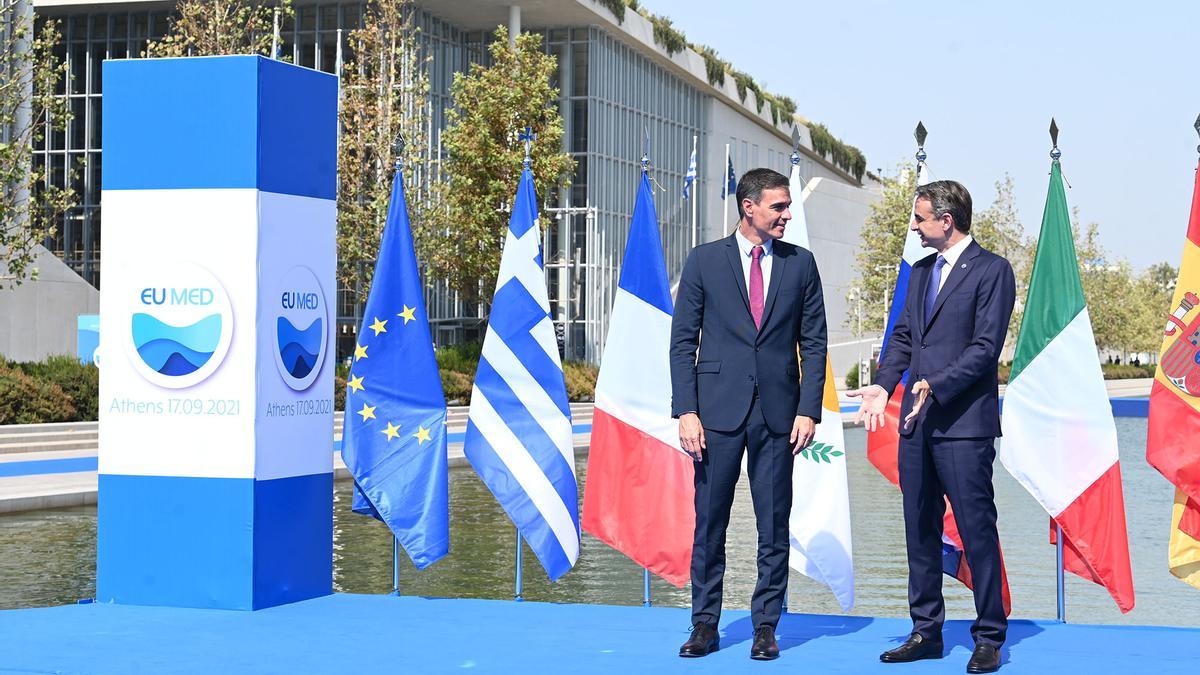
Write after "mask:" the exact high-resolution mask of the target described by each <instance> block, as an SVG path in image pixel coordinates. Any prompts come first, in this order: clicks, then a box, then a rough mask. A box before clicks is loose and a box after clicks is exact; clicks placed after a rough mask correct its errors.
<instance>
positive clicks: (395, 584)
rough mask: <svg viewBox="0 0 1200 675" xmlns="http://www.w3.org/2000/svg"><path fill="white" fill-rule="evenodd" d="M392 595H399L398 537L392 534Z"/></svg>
mask: <svg viewBox="0 0 1200 675" xmlns="http://www.w3.org/2000/svg"><path fill="white" fill-rule="evenodd" d="M392 595H400V538H399V537H397V536H396V535H392Z"/></svg>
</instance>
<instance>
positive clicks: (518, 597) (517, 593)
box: [513, 530, 525, 602]
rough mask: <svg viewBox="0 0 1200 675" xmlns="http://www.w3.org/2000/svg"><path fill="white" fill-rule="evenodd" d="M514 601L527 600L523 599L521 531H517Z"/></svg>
mask: <svg viewBox="0 0 1200 675" xmlns="http://www.w3.org/2000/svg"><path fill="white" fill-rule="evenodd" d="M513 600H515V601H517V602H522V601H524V600H525V598H523V597H521V531H520V530H517V574H516V580H515V587H514V588H513Z"/></svg>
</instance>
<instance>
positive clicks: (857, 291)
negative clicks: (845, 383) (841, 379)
mask: <svg viewBox="0 0 1200 675" xmlns="http://www.w3.org/2000/svg"><path fill="white" fill-rule="evenodd" d="M846 299H847V300H849V301H851V302H853V303H854V305H855V318H856V320H857V324H856V326H857V327H856V328H855V331H854V337H856V338H857V339H856V340H855V341H854V343H855V345H856V346H857V350H858V355H857V361H858V386H859V387H862V386H863V358H862V289H861V288H859V287H858V286H853V287H851V288H850V292H849V293H848V294H847V296H846Z"/></svg>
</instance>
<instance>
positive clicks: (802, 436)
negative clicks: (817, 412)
mask: <svg viewBox="0 0 1200 675" xmlns="http://www.w3.org/2000/svg"><path fill="white" fill-rule="evenodd" d="M816 431H817V423H816V422H815V421H814V420H813V418H811V417H805V416H804V415H796V421H795V422H792V437H791V441H792V454H793V455H798V454H800V451H801V450H803V449H805V448H807V447H808V444H809V443H812V439H813V434H815V433H816Z"/></svg>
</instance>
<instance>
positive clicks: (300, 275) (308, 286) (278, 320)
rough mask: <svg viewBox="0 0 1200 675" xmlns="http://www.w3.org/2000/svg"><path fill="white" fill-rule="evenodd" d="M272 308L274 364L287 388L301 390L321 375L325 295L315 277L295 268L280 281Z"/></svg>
mask: <svg viewBox="0 0 1200 675" xmlns="http://www.w3.org/2000/svg"><path fill="white" fill-rule="evenodd" d="M271 301H272V302H274V303H276V308H275V349H273V350H272V351H273V352H274V353H275V365H276V366H277V367H278V368H279V374H280V376H282V377H283V381H284V382H286V383H287V386H289V387H291V388H292V389H294V390H296V391H304V390H305V389H308V388H309V387H310V386H312V383H313V382H314V381H316V379H317V375H319V374H320V373H321V363H322V362H323V361H324V359H325V343H326V340H327V336H328V332H329V316H328V308H327V306H326V304H325V294H324V293H323V292H322V291H321V284H320V282H318V281H317V276H316V275H315V274H313V272H312V270H310V269H308V268H307V267H304V266H300V265H297V266H296V267H293V268H292V269H290V270H288V272H287V274H284V275H283V278H282V279H281V280H280V283H279V287H278V291H277V292H276V294H275V296H274V298H272V299H271Z"/></svg>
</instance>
